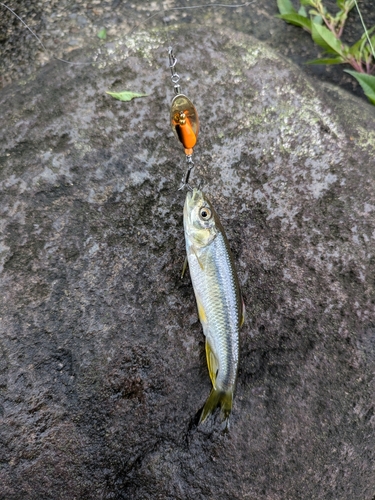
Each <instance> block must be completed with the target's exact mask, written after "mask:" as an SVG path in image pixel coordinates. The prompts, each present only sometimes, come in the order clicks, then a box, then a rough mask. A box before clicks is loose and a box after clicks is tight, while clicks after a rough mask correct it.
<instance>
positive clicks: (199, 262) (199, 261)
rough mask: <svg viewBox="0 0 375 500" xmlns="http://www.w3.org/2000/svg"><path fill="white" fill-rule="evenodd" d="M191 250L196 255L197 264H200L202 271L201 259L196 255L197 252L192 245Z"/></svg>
mask: <svg viewBox="0 0 375 500" xmlns="http://www.w3.org/2000/svg"><path fill="white" fill-rule="evenodd" d="M191 249H192V251H193V254H194V255H195V256H196V258H197V261H198V264H199V266H200V268H201V269H202V271H204V267H203V264H202V261H201V260H200V258H199V257H198V254H197V252H196V251H195V249H194V247H192V248H191Z"/></svg>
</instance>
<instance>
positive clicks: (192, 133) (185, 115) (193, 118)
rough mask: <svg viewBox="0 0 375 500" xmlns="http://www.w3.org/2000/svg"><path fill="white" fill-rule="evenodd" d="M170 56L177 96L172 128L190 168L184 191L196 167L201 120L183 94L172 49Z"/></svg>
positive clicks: (172, 110) (174, 101) (175, 97)
mask: <svg viewBox="0 0 375 500" xmlns="http://www.w3.org/2000/svg"><path fill="white" fill-rule="evenodd" d="M168 56H169V68H170V70H171V79H172V82H173V84H174V92H175V94H176V95H175V96H174V98H173V99H172V103H171V113H170V115H171V127H172V130H173V133H174V134H175V136H176V138H177V140H178V141H179V142H180V143H181V144H182V146H183V147H184V150H185V155H186V162H187V166H188V168H187V172H186V174H185V177H184V179H183V181H182V185H181V187H180V189H182V188H184V187H185V186H187V187H189V178H190V173H191V170H192V169H193V167H194V162H193V149H194V146H195V145H196V143H197V139H198V133H199V118H198V113H197V110H196V109H195V106H194V104H193V103H192V102H191V100H190V99H189V98H188V97H186V95H184V94H182V92H181V86H180V83H179V81H180V75H179V74H178V73H177V72H176V64H177V58H176V57H175V55H174V54H173V48H172V47H169V49H168Z"/></svg>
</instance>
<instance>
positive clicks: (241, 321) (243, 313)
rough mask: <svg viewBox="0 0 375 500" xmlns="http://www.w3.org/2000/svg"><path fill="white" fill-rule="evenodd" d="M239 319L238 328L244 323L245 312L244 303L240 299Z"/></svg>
mask: <svg viewBox="0 0 375 500" xmlns="http://www.w3.org/2000/svg"><path fill="white" fill-rule="evenodd" d="M241 303H242V304H241V305H242V307H241V319H240V328H241V326H242V325H243V324H244V323H245V314H246V311H245V303H244V301H243V298H242V297H241Z"/></svg>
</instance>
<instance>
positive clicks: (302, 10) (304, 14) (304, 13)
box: [298, 5, 307, 17]
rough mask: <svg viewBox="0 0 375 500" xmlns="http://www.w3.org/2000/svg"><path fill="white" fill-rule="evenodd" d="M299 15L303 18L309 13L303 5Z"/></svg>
mask: <svg viewBox="0 0 375 500" xmlns="http://www.w3.org/2000/svg"><path fill="white" fill-rule="evenodd" d="M298 14H299V15H300V16H302V17H307V12H306V9H305V7H304V6H303V5H301V7H300V9H299V11H298Z"/></svg>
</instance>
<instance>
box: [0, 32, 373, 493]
mask: <svg viewBox="0 0 375 500" xmlns="http://www.w3.org/2000/svg"><path fill="white" fill-rule="evenodd" d="M192 29H193V28H192V27H188V28H182V29H181V30H177V29H172V31H173V37H174V39H176V40H177V42H176V44H175V51H176V53H177V54H178V56H179V62H178V64H179V65H178V71H179V73H180V74H181V76H182V81H181V83H182V88H183V90H184V91H185V92H186V93H187V94H188V95H189V97H190V98H191V99H192V100H193V101H194V103H195V104H196V106H197V108H198V111H199V113H200V119H201V124H202V127H201V133H200V138H199V145H198V146H197V148H196V160H197V161H196V164H197V166H198V167H197V169H196V171H195V172H194V177H193V181H194V182H195V183H198V182H202V183H203V186H204V188H205V190H206V191H207V193H209V194H210V196H211V198H212V201H213V203H214V205H215V207H216V208H217V211H218V212H219V214H220V215H221V219H222V222H223V224H224V226H225V227H226V229H227V235H228V238H229V240H230V243H231V246H232V248H233V252H234V256H235V260H236V264H237V268H238V274H239V278H240V281H241V284H242V289H243V294H244V299H245V303H246V308H247V322H246V324H245V326H244V327H243V330H242V332H241V348H242V353H241V361H240V371H239V379H238V387H237V394H236V398H235V406H234V411H233V414H232V418H231V430H230V433H229V434H222V433H221V431H220V426H219V424H218V423H216V424H215V423H211V424H207V425H205V426H201V427H199V428H197V427H196V415H197V413H198V412H199V409H200V408H201V406H202V405H203V403H204V401H205V399H206V397H207V396H208V394H209V391H210V381H209V378H208V374H207V369H206V366H205V355H204V342H203V335H202V331H201V327H200V324H199V322H198V320H197V313H196V306H195V302H194V297H193V291H192V288H191V283H190V279H189V278H188V277H186V278H185V279H184V280H183V281H181V280H180V277H179V276H180V270H181V266H182V263H183V259H184V242H183V232H182V205H183V201H184V196H183V194H182V193H181V192H178V191H177V188H178V186H179V181H180V178H181V177H182V174H183V171H184V167H185V165H184V159H183V151H182V150H181V148H179V146H178V144H177V143H176V141H175V138H174V136H173V134H172V132H171V131H170V128H169V123H168V120H169V102H170V100H171V98H172V86H171V83H170V80H169V73H168V67H167V58H166V55H167V54H166V50H165V45H164V44H162V43H161V42H160V41H159V40H160V39H161V34H160V32H158V31H156V32H155V33H147V34H146V33H140V34H137V35H134V36H133V38H131V39H127V42H126V43H125V42H124V41H123V42H122V41H119V42H117V43H116V44H107V45H104V46H103V47H102V48H101V49H100V50H94V49H92V50H87V51H77V52H74V53H72V54H71V57H72V60H73V61H74V62H82V61H90V60H92V59H94V60H95V64H93V65H92V64H88V65H74V66H73V65H72V66H67V65H62V64H61V63H60V62H57V61H56V62H54V63H51V64H49V65H47V66H45V67H44V68H42V69H41V70H40V71H39V72H38V73H37V74H36V75H35V78H33V79H30V80H29V81H28V82H27V83H26V84H20V85H18V86H17V85H14V86H8V87H6V88H5V89H4V90H3V91H2V93H1V94H0V102H1V116H2V118H3V127H2V130H1V132H0V134H1V151H0V154H1V156H0V161H1V169H0V186H1V204H0V210H1V220H2V232H1V240H0V259H1V261H0V262H1V284H0V286H1V295H0V297H1V305H0V311H1V323H0V328H1V330H0V417H1V419H2V424H1V426H0V433H1V434H0V435H1V443H2V445H1V447H0V450H1V451H0V460H1V468H0V482H1V485H2V488H1V493H0V497H1V498H4V499H7V500H11V499H40V498H51V497H53V498H61V499H69V500H71V499H74V498H77V499H82V498H87V499H91V498H92V499H98V498H103V499H110V498H114V499H122V498H124V499H125V498H126V499H128V498H132V499H148V498H149V499H155V498H160V499H166V498H171V499H172V498H173V499H175V498H181V499H185V498H186V499H188V498H201V499H206V498H217V499H227V498H230V499H233V498H238V499H242V498H258V499H261V498H263V499H271V498H272V499H280V500H281V499H285V498H290V499H305V498H306V499H310V498H340V499H353V498H360V499H369V500H370V499H371V498H372V497H373V492H374V488H375V473H374V468H373V463H374V449H375V438H374V424H375V418H374V406H373V392H374V376H373V373H374V369H375V317H374V316H375V314H374V303H375V302H374V301H375V294H374V273H375V269H374V268H375V257H374V255H375V232H374V224H373V220H374V210H375V194H374V193H375V174H374V169H373V158H374V153H375V133H374V130H375V127H374V126H375V119H374V115H373V108H371V107H370V106H369V105H367V104H366V103H364V102H362V101H359V100H357V99H356V98H354V97H350V96H349V95H347V94H345V93H343V92H340V91H338V90H335V89H333V88H331V87H319V88H314V87H313V86H312V84H311V83H310V81H309V80H308V79H306V78H305V77H304V76H302V75H301V74H300V72H299V70H298V69H297V68H296V67H294V66H293V65H291V64H290V63H289V62H288V61H286V60H284V59H282V58H280V57H278V56H277V55H276V54H275V53H274V52H272V51H271V50H270V49H269V48H267V47H266V46H264V45H262V44H260V43H258V42H256V41H254V40H253V39H251V38H248V37H246V36H245V35H239V34H235V33H233V32H230V31H225V30H217V31H215V32H211V31H207V30H202V29H197V30H195V36H194V38H193V39H192V38H191V37H190V33H191V30H192ZM164 36H165V34H163V37H164ZM162 39H164V38H162ZM187 46H188V47H189V50H186V47H187ZM124 89H126V90H132V91H135V92H146V93H148V94H149V97H148V98H143V99H137V100H134V101H132V102H129V103H121V102H119V101H115V100H113V99H112V98H110V97H109V96H108V95H106V94H105V91H106V90H124Z"/></svg>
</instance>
